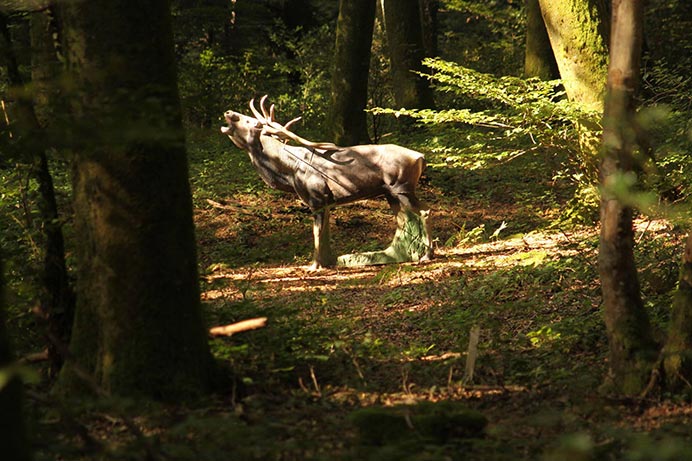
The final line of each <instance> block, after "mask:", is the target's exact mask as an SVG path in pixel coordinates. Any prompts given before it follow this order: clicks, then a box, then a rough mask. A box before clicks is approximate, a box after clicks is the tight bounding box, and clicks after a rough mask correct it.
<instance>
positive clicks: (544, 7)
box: [539, 0, 608, 112]
mask: <svg viewBox="0 0 692 461" xmlns="http://www.w3.org/2000/svg"><path fill="white" fill-rule="evenodd" d="M539 3H540V8H541V12H542V13H543V21H544V24H545V27H546V29H547V31H548V37H549V38H550V44H551V46H552V49H553V53H554V55H555V60H556V61H557V65H558V68H559V70H560V77H561V78H562V81H563V84H564V86H565V91H566V93H567V97H568V98H569V99H570V101H573V102H576V103H579V104H582V105H583V106H584V107H586V108H589V109H593V110H596V111H599V112H600V111H601V110H603V97H604V92H605V85H606V78H607V73H608V49H607V47H606V43H607V38H606V31H607V19H606V16H605V15H606V7H605V4H604V2H603V0H539Z"/></svg>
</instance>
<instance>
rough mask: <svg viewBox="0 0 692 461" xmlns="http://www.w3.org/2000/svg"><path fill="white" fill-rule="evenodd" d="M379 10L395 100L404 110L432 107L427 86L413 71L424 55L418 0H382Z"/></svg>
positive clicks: (419, 67)
mask: <svg viewBox="0 0 692 461" xmlns="http://www.w3.org/2000/svg"><path fill="white" fill-rule="evenodd" d="M382 11H383V15H384V27H385V33H386V35H387V48H388V50H389V59H390V62H391V64H390V69H391V70H390V72H391V77H392V86H393V87H394V102H395V103H396V105H397V106H398V107H404V108H406V109H423V108H430V107H432V106H433V95H432V90H431V89H430V85H429V84H428V81H427V80H426V79H425V78H423V77H421V76H420V75H418V74H416V72H420V71H422V70H423V64H422V61H423V58H424V57H425V48H424V46H423V32H422V26H421V14H420V5H419V0H382Z"/></svg>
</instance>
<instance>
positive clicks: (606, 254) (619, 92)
mask: <svg viewBox="0 0 692 461" xmlns="http://www.w3.org/2000/svg"><path fill="white" fill-rule="evenodd" d="M642 10H643V4H642V0H614V1H613V31H612V34H613V35H612V41H611V49H610V65H609V70H608V90H607V98H606V103H605V113H604V117H603V159H602V162H601V186H602V198H601V235H600V251H599V271H600V278H601V285H602V292H603V307H604V317H605V323H606V329H607V333H608V342H609V352H610V353H609V366H610V372H609V377H608V381H609V384H610V385H611V386H613V388H614V390H615V391H617V392H619V393H622V394H625V395H636V394H638V393H639V392H641V391H642V389H644V387H645V386H646V384H647V381H648V378H649V374H650V372H651V368H652V365H653V363H654V362H655V360H656V356H657V346H656V344H655V343H654V340H653V338H652V335H651V328H650V325H649V318H648V316H647V313H646V311H645V309H644V305H643V302H642V299H641V295H640V289H639V282H638V278H637V268H636V265H635V261H634V253H633V247H634V230H633V227H632V213H633V210H632V208H631V207H629V206H627V205H625V204H623V203H622V201H621V200H620V199H619V198H618V197H617V196H615V195H614V194H612V193H611V191H612V189H613V187H614V185H615V182H616V181H618V180H620V179H621V178H622V177H623V175H627V174H631V173H632V172H633V171H634V158H633V155H632V153H633V149H634V145H635V142H636V139H635V134H634V129H633V126H634V125H633V122H634V113H635V107H634V95H635V93H636V91H637V87H638V81H639V62H640V54H641V43H642Z"/></svg>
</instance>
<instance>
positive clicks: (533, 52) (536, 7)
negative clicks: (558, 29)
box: [524, 0, 560, 80]
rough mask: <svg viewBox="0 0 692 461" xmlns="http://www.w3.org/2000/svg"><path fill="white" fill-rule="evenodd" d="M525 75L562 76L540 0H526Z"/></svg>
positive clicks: (547, 77)
mask: <svg viewBox="0 0 692 461" xmlns="http://www.w3.org/2000/svg"><path fill="white" fill-rule="evenodd" d="M524 75H525V76H526V77H538V78H540V79H541V80H554V79H556V78H559V77H560V72H559V71H558V68H557V62H556V61H555V55H554V54H553V49H552V48H551V47H550V38H549V37H548V31H547V30H546V28H545V23H544V22H543V15H542V14H541V6H540V4H539V3H538V0H526V54H525V56H524Z"/></svg>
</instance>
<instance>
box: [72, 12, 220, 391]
mask: <svg viewBox="0 0 692 461" xmlns="http://www.w3.org/2000/svg"><path fill="white" fill-rule="evenodd" d="M64 6H65V8H64V10H63V11H62V13H63V16H64V33H65V37H66V43H67V48H68V55H67V56H68V63H69V66H70V72H71V79H72V82H73V84H74V88H75V89H76V90H75V91H77V93H76V94H75V95H74V96H73V98H72V99H73V103H74V104H73V110H74V113H75V117H76V122H75V123H76V125H75V128H74V131H75V133H78V134H79V135H81V136H83V137H84V138H83V139H81V140H80V144H79V145H77V146H75V151H76V152H75V161H74V175H73V189H74V210H75V238H76V239H77V242H78V245H79V246H78V252H77V257H78V274H77V276H78V284H77V296H78V301H77V311H76V315H75V322H74V327H73V331H72V341H71V344H70V349H71V357H70V359H69V360H68V362H67V363H66V366H65V367H63V371H62V373H61V376H60V381H59V390H60V391H62V392H66V393H71V392H72V393H75V392H79V390H80V388H83V386H82V384H83V383H82V382H81V381H80V378H79V377H78V375H79V374H80V373H76V372H75V371H74V370H75V367H79V368H81V370H82V371H85V372H87V373H89V374H91V375H92V376H93V378H94V380H95V382H96V384H98V385H99V386H101V387H102V389H103V390H105V391H108V392H111V393H113V394H118V395H126V396H143V397H153V398H161V399H173V398H177V397H180V396H186V395H194V394H198V393H200V392H202V391H204V390H205V389H206V388H207V386H208V383H209V373H210V369H211V365H212V362H211V356H210V353H209V349H208V344H207V339H206V332H205V328H204V325H203V322H202V317H201V309H200V301H199V287H198V280H197V277H198V274H197V260H196V250H195V239H194V229H193V222H192V202H191V194H190V185H189V181H188V166H187V158H186V152H185V146H184V134H183V128H182V123H181V115H180V104H179V98H178V93H177V87H176V72H175V59H174V55H173V42H172V33H171V27H170V16H169V11H168V2H167V1H165V0H151V1H148V2H142V3H139V4H137V7H136V8H135V7H133V5H132V3H131V2H128V1H126V0H91V1H88V2H70V3H67V4H65V5H64ZM69 365H73V366H69ZM92 384H93V383H92Z"/></svg>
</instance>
